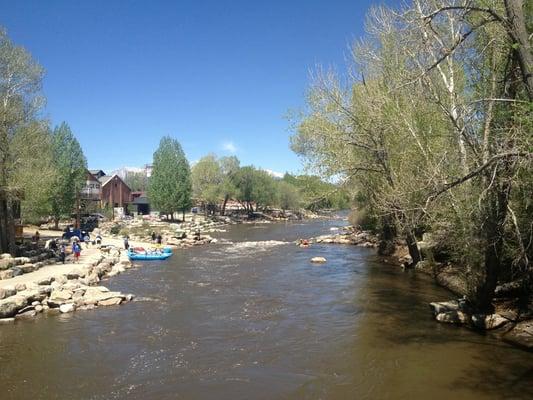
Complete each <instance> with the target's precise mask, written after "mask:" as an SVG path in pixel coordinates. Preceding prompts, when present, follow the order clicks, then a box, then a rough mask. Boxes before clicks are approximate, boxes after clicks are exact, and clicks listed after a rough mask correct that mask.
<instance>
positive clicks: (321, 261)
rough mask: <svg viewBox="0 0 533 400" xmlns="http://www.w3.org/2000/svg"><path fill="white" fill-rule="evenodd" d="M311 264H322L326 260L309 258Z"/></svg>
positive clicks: (323, 258)
mask: <svg viewBox="0 0 533 400" xmlns="http://www.w3.org/2000/svg"><path fill="white" fill-rule="evenodd" d="M311 262H312V263H316V264H323V263H325V262H327V260H326V258H325V257H313V258H311Z"/></svg>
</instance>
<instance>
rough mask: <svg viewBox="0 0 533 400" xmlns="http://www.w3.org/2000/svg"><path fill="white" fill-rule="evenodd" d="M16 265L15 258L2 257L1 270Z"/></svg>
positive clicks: (0, 261)
mask: <svg viewBox="0 0 533 400" xmlns="http://www.w3.org/2000/svg"><path fill="white" fill-rule="evenodd" d="M14 266H15V260H13V259H12V258H5V259H0V270H5V269H9V268H12V267H14Z"/></svg>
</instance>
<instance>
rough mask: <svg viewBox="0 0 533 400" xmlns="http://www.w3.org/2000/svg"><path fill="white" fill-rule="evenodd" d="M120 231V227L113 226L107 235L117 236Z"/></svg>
mask: <svg viewBox="0 0 533 400" xmlns="http://www.w3.org/2000/svg"><path fill="white" fill-rule="evenodd" d="M121 229H122V226H121V225H119V224H115V225H113V226H112V227H111V229H110V230H109V233H111V234H112V235H118V234H119V233H120V230H121Z"/></svg>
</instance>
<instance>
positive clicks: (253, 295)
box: [0, 220, 533, 400]
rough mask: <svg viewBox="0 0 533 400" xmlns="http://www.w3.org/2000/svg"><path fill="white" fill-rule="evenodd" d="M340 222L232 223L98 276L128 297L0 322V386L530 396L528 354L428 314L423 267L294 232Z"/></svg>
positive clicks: (144, 394)
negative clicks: (304, 242) (195, 243)
mask: <svg viewBox="0 0 533 400" xmlns="http://www.w3.org/2000/svg"><path fill="white" fill-rule="evenodd" d="M343 224H345V222H344V221H340V220H328V221H323V220H320V221H310V222H298V223H276V224H257V225H239V226H231V227H229V228H228V229H227V232H225V233H220V234H219V238H220V239H221V240H220V241H219V242H218V243H217V244H214V245H206V246H201V247H197V248H193V249H189V250H178V251H177V252H176V253H175V254H174V256H173V257H172V258H171V259H169V260H168V261H165V262H154V263H149V264H144V265H143V266H142V267H139V268H135V269H131V270H128V271H127V272H126V273H124V274H121V275H119V276H117V277H113V278H111V279H110V280H108V281H105V282H103V284H104V285H105V286H108V287H109V288H110V289H111V290H115V289H116V290H120V291H123V292H130V293H134V294H135V295H136V296H137V297H136V299H135V301H134V302H132V303H127V304H125V305H122V306H117V307H108V308H100V309H98V310H93V311H83V312H76V313H73V314H62V315H53V316H46V315H41V316H39V317H37V318H35V319H34V320H31V321H22V322H19V323H16V324H14V325H7V326H0V399H2V400H8V399H17V400H18V399H44V400H49V399H89V400H104V399H130V400H131V399H232V400H236V399H410V400H418V399H431V400H439V399H532V398H533V354H531V353H527V352H525V351H523V350H519V349H516V348H512V347H510V346H508V345H506V344H505V343H503V342H500V341H496V340H494V339H492V338H491V337H490V336H483V335H480V334H477V333H474V332H470V331H468V330H466V329H462V328H457V327H454V326H449V325H443V324H438V323H436V322H435V321H434V320H433V319H432V318H431V315H430V310H429V307H428V302H430V301H438V300H447V299H449V298H450V297H451V294H450V293H449V292H447V291H446V290H444V289H442V288H439V287H437V286H436V285H434V284H433V283H432V282H431V281H430V279H428V277H426V276H423V275H421V274H415V273H411V272H407V273H406V272H402V271H401V269H400V268H397V267H394V266H388V265H384V264H382V263H380V262H379V261H378V259H377V257H376V256H375V253H374V250H371V249H365V248H358V247H354V246H344V245H313V246H311V247H310V248H307V249H303V248H299V247H297V246H295V245H294V244H293V241H294V240H296V239H298V238H302V237H311V236H317V235H320V234H326V233H329V232H330V229H331V228H333V229H335V227H338V226H341V225H343ZM314 256H323V257H325V258H326V259H327V260H328V261H327V263H326V264H322V265H314V264H312V263H310V262H309V259H310V258H311V257H314Z"/></svg>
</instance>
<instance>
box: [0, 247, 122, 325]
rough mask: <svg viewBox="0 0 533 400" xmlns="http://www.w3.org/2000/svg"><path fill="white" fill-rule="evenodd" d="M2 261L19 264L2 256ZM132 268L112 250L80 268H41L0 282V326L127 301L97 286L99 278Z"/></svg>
mask: <svg viewBox="0 0 533 400" xmlns="http://www.w3.org/2000/svg"><path fill="white" fill-rule="evenodd" d="M5 260H7V261H8V262H10V263H17V262H20V261H15V260H16V259H12V258H10V257H9V255H2V261H5ZM23 265H24V264H23ZM131 267H132V264H131V262H130V261H129V259H128V258H127V256H126V255H125V254H124V253H123V252H122V254H121V252H120V250H118V249H116V248H115V249H113V250H112V251H110V252H109V253H108V254H102V253H100V251H98V252H97V253H93V254H92V255H90V256H87V257H86V258H85V259H84V260H83V262H80V263H79V264H66V265H63V264H57V265H49V266H44V267H43V268H42V269H39V270H36V271H33V273H28V275H27V276H17V277H15V278H13V279H9V280H6V281H4V282H2V281H0V283H1V284H0V324H5V323H12V322H14V321H15V320H17V319H24V318H31V317H34V316H36V315H37V314H39V313H42V312H46V313H68V312H73V311H76V310H91V309H94V308H97V307H105V306H111V305H118V304H121V303H123V302H126V301H130V300H132V298H133V295H131V294H123V293H121V292H112V291H110V290H109V289H107V288H106V287H104V286H99V285H98V284H99V282H100V280H101V279H102V278H104V277H111V276H114V275H117V274H119V273H121V272H124V271H125V270H126V269H128V268H131Z"/></svg>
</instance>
